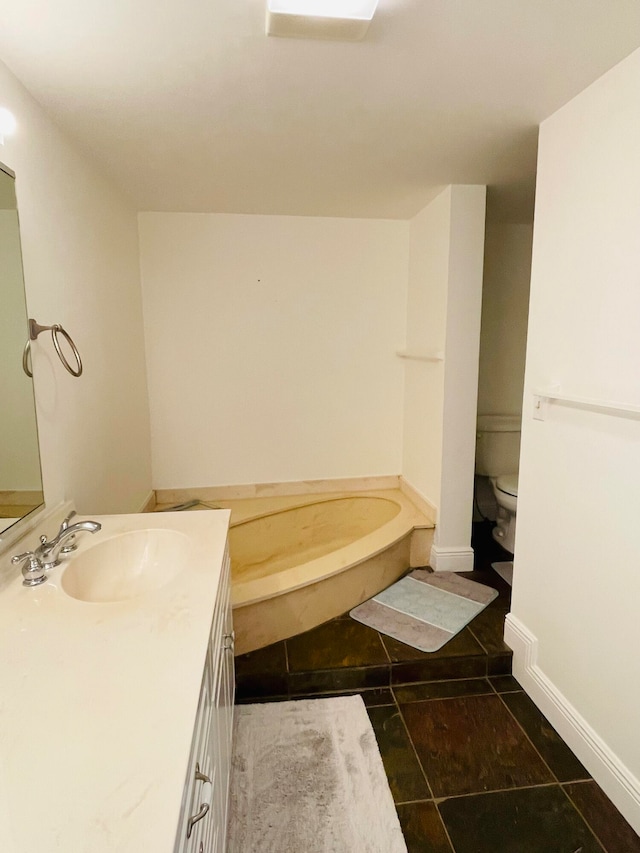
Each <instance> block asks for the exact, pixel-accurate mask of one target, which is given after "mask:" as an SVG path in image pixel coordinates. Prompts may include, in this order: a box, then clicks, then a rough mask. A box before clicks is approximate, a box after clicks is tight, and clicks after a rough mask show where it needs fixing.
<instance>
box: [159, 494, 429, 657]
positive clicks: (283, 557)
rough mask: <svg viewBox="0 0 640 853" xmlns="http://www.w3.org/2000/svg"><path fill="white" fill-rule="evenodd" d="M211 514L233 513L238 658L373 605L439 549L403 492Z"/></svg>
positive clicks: (244, 504)
mask: <svg viewBox="0 0 640 853" xmlns="http://www.w3.org/2000/svg"><path fill="white" fill-rule="evenodd" d="M395 479H396V481H397V478H395ZM322 482H327V481H322ZM328 482H335V481H328ZM366 483H367V485H370V481H369V480H367V481H366ZM281 485H282V486H283V487H287V488H289V487H290V486H291V484H286V483H285V484H281ZM298 485H299V486H300V488H302V485H303V484H298ZM243 488H244V487H243ZM270 488H271V487H270ZM199 492H200V490H198V489H193V490H186V491H176V492H173V497H174V498H176V499H180V500H181V501H188V500H193V499H198V500H201V501H205V498H204V497H201V496H199ZM163 497H164V496H163ZM207 505H208V506H210V507H211V506H224V507H226V508H229V509H230V510H231V531H230V552H231V566H232V591H231V597H232V602H233V621H234V629H235V632H236V653H237V654H243V653H245V652H249V651H253V650H255V649H258V648H261V647H263V646H266V645H269V644H270V643H274V642H276V641H277V640H282V639H284V638H285V637H291V636H293V635H294V634H299V633H301V632H302V631H307V630H308V629H309V628H313V627H314V626H316V625H319V624H321V623H322V622H326V621H327V619H332V618H333V617H334V616H337V615H338V614H340V613H343V612H344V611H345V610H349V609H350V608H351V607H354V606H355V605H356V604H360V603H361V602H362V601H366V600H367V598H371V596H373V595H375V594H376V593H377V592H380V590H381V589H384V588H385V587H387V586H389V585H390V584H392V583H393V582H394V581H396V580H397V579H398V578H399V577H400V576H401V575H402V574H404V572H406V571H407V569H408V568H409V567H410V566H411V567H417V566H423V565H425V564H426V562H427V560H428V555H429V552H430V550H431V544H432V541H433V533H434V523H433V521H432V519H431V517H430V516H428V515H426V514H425V513H424V512H423V511H421V509H420V508H418V507H417V506H416V505H415V504H414V503H413V501H412V500H410V499H409V498H408V497H407V496H406V495H405V494H403V492H402V491H401V490H400V489H399V488H393V489H381V490H369V491H360V490H358V491H353V492H349V491H347V492H325V493H317V494H316V493H309V492H306V493H300V494H288V495H275V496H272V497H255V496H251V497H245V498H238V499H223V498H218V499H217V500H216V501H215V502H214V501H213V499H210V500H208V501H207ZM163 506H164V504H158V508H159V509H162V508H163ZM169 506H170V504H169ZM200 508H201V509H202V508H204V507H200ZM296 514H297V518H296Z"/></svg>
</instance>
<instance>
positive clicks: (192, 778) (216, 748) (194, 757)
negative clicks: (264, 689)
mask: <svg viewBox="0 0 640 853" xmlns="http://www.w3.org/2000/svg"><path fill="white" fill-rule="evenodd" d="M233 640H234V635H233V623H232V616H231V591H230V561H229V551H228V548H227V549H226V550H225V556H224V563H223V568H222V574H221V579H220V586H219V588H218V595H217V597H216V603H215V607H214V612H213V620H212V628H211V636H210V640H209V647H208V649H207V657H206V662H205V667H204V673H203V677H202V687H201V689H200V698H199V701H198V712H197V716H196V722H195V726H194V734H193V741H192V745H191V754H190V757H189V765H188V771H187V779H186V782H185V787H184V793H183V798H182V809H181V813H180V821H179V827H178V833H177V836H176V843H175V848H174V853H225V851H226V829H227V817H228V800H229V774H230V769H231V740H232V729H233V696H234V686H235V685H234V668H233Z"/></svg>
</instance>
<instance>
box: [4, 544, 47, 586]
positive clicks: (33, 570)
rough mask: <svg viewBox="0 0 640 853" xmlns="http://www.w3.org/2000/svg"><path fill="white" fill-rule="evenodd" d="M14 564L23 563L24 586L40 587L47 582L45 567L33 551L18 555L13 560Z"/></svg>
mask: <svg viewBox="0 0 640 853" xmlns="http://www.w3.org/2000/svg"><path fill="white" fill-rule="evenodd" d="M11 562H12V563H22V577H23V581H22V584H23V586H38V584H41V583H43V582H44V581H46V579H47V577H46V575H45V573H44V566H43V565H42V563H41V562H40V560H39V559H38V557H37V556H36V555H35V554H34V552H33V551H25V553H24V554H16V556H15V557H12V558H11Z"/></svg>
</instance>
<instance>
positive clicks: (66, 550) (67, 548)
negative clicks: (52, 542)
mask: <svg viewBox="0 0 640 853" xmlns="http://www.w3.org/2000/svg"><path fill="white" fill-rule="evenodd" d="M77 514H78V513H77V512H76V511H75V509H72V510H71V512H70V513H69V515H68V516H67V517H66V518H65V519H64V520H63V522H62V524H61V525H60V531H59V533H58V536H59V535H60V533H62V532H63V531H64V530H66V529H67V527H68V526H69V522H70V521H71V519H72V518H74V516H76V515H77ZM77 548H78V543H77V542H76V537H75V534H74V535H73V536H70V537H69V541H68V544H67V545H63V546H62V548H60V553H61V554H70V553H71V552H72V551H75V550H77Z"/></svg>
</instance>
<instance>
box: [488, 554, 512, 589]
mask: <svg viewBox="0 0 640 853" xmlns="http://www.w3.org/2000/svg"><path fill="white" fill-rule="evenodd" d="M491 568H492V569H493V571H494V572H497V573H498V574H499V575H500V577H501V578H502V580H505V581H506V582H507V583H508V584H509V586H513V563H512V562H511V560H505V561H504V562H503V563H491Z"/></svg>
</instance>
